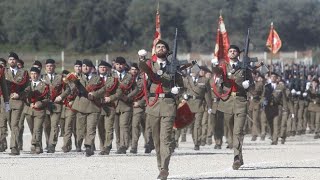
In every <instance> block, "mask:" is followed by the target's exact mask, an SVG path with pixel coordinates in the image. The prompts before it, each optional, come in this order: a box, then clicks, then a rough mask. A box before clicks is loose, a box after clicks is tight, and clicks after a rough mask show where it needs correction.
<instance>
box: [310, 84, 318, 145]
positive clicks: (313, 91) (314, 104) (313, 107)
mask: <svg viewBox="0 0 320 180" xmlns="http://www.w3.org/2000/svg"><path fill="white" fill-rule="evenodd" d="M308 100H309V106H308V110H309V113H310V119H311V123H312V122H315V125H316V127H315V136H314V139H318V138H320V88H319V80H318V79H317V78H314V79H313V80H312V83H311V85H310V88H309V90H308ZM311 128H312V126H311ZM311 128H310V129H311Z"/></svg>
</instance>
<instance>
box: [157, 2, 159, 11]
mask: <svg viewBox="0 0 320 180" xmlns="http://www.w3.org/2000/svg"><path fill="white" fill-rule="evenodd" d="M157 1H158V5H157V13H159V0H157Z"/></svg>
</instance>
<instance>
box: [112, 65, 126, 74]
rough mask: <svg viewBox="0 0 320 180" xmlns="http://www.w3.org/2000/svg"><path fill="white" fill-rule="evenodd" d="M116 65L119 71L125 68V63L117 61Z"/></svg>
mask: <svg viewBox="0 0 320 180" xmlns="http://www.w3.org/2000/svg"><path fill="white" fill-rule="evenodd" d="M114 66H115V68H116V70H117V71H119V72H121V71H123V70H124V68H125V64H120V63H115V64H114Z"/></svg>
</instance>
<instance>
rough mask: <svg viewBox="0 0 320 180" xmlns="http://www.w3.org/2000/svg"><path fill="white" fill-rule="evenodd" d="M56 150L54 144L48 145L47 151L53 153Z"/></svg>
mask: <svg viewBox="0 0 320 180" xmlns="http://www.w3.org/2000/svg"><path fill="white" fill-rule="evenodd" d="M55 152H56V145H53V144H52V145H49V146H48V151H47V153H55Z"/></svg>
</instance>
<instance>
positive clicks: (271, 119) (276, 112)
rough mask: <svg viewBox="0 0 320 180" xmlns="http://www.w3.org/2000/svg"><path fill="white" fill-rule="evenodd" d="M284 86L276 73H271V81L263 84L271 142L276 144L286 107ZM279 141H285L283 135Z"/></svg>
mask: <svg viewBox="0 0 320 180" xmlns="http://www.w3.org/2000/svg"><path fill="white" fill-rule="evenodd" d="M285 90H286V87H285V86H283V85H282V84H280V83H279V81H278V74H277V73H274V72H273V73H271V83H269V84H267V85H266V86H265V91H264V95H263V97H264V100H263V102H264V105H265V113H266V117H267V120H268V123H269V126H270V130H271V136H272V143H271V145H277V144H278V138H279V137H280V130H281V117H282V112H283V111H284V110H287V109H288V104H287V96H286V93H285ZM281 138H282V139H281V143H282V142H284V141H285V137H281Z"/></svg>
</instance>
